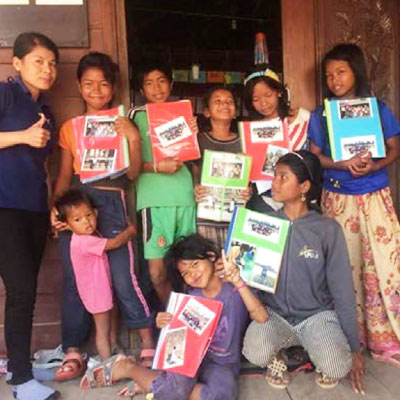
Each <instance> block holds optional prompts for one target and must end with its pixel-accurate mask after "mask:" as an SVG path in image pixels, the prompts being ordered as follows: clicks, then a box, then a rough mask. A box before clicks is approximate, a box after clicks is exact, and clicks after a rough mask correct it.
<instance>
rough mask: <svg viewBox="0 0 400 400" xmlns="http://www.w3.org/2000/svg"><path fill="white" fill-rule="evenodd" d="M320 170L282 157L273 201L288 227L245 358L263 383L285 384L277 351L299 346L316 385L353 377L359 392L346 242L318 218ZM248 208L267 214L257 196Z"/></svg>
mask: <svg viewBox="0 0 400 400" xmlns="http://www.w3.org/2000/svg"><path fill="white" fill-rule="evenodd" d="M320 193H321V165H320V163H319V160H318V158H317V157H316V156H314V155H313V154H312V153H310V152H308V151H305V150H300V151H298V152H293V153H289V154H286V155H285V156H283V157H282V158H280V159H279V161H278V163H277V165H276V168H275V177H274V179H273V182H272V197H273V199H274V200H275V201H278V202H281V203H283V204H284V206H283V208H282V209H280V210H279V211H277V212H275V215H276V216H278V217H281V218H284V219H288V220H289V221H291V224H290V231H289V236H288V240H287V243H286V248H285V252H284V255H283V260H282V266H281V270H280V276H279V282H278V286H277V290H276V292H275V293H274V294H270V293H265V292H262V294H260V297H261V300H262V301H263V303H264V304H265V305H266V306H267V308H268V312H269V315H270V319H269V320H268V321H267V322H265V323H263V324H256V323H251V324H250V326H249V328H248V330H247V332H246V335H245V339H244V347H243V354H244V355H245V356H246V358H248V359H249V361H251V362H252V363H253V364H256V365H259V366H261V367H267V376H266V380H267V382H268V383H269V384H270V385H271V386H273V387H275V388H285V387H287V385H288V384H289V377H288V374H287V372H286V364H285V359H284V357H283V355H282V352H280V350H282V349H284V348H287V347H290V346H295V345H302V346H303V347H304V348H305V350H306V351H307V352H308V354H309V356H310V358H311V360H312V361H313V363H314V364H315V366H316V368H317V373H316V383H317V384H318V385H319V386H321V387H323V388H332V387H335V386H336V385H337V384H338V383H339V380H340V379H341V378H344V377H345V376H346V375H347V374H348V373H350V378H351V382H352V388H353V390H354V391H355V392H357V393H358V392H360V393H363V385H362V375H363V371H364V362H363V358H362V355H361V353H360V343H359V337H358V328H357V314H356V305H355V295H354V289H353V281H352V274H351V267H350V262H349V256H348V252H347V247H346V242H345V240H344V236H343V232H342V229H341V227H340V225H339V224H338V223H337V222H336V221H334V220H333V219H331V218H328V217H325V216H323V215H321V213H320V212H319V208H318V203H319V199H320ZM251 204H252V209H253V210H254V211H258V212H267V211H268V206H266V204H265V203H264V202H263V199H262V197H260V196H259V197H256V198H255V199H253V201H252V202H251Z"/></svg>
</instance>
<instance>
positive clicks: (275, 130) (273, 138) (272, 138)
mask: <svg viewBox="0 0 400 400" xmlns="http://www.w3.org/2000/svg"><path fill="white" fill-rule="evenodd" d="M250 137H251V141H252V142H253V143H256V142H278V141H282V140H283V128H282V122H281V121H279V120H273V121H255V122H252V123H251V124H250Z"/></svg>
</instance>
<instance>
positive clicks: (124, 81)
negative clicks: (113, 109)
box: [115, 0, 131, 110]
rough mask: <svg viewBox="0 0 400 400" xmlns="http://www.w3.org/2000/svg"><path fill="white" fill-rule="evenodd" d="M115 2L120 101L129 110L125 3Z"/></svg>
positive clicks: (120, 0)
mask: <svg viewBox="0 0 400 400" xmlns="http://www.w3.org/2000/svg"><path fill="white" fill-rule="evenodd" d="M115 2H116V3H115V6H116V8H115V11H116V12H115V14H116V25H117V45H118V65H119V71H120V87H119V101H120V103H121V104H123V105H124V106H125V107H126V108H127V110H128V109H129V107H130V104H131V99H130V82H129V61H128V43H127V30H126V15H125V1H124V0H115Z"/></svg>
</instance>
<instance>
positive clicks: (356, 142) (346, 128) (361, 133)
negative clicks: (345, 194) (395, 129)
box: [324, 97, 386, 161]
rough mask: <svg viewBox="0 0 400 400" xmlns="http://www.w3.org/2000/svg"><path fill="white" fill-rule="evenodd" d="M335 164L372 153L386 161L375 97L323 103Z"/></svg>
mask: <svg viewBox="0 0 400 400" xmlns="http://www.w3.org/2000/svg"><path fill="white" fill-rule="evenodd" d="M324 106H325V114H326V120H327V124H328V132H329V144H330V147H331V153H332V159H333V161H343V160H348V159H350V158H351V157H353V156H355V155H356V154H357V153H361V152H363V151H369V152H371V154H372V157H373V158H382V157H385V155H386V151H385V142H384V137H383V131H382V124H381V119H380V116H379V109H378V103H377V100H376V98H375V97H365V98H357V99H347V100H328V99H325V101H324Z"/></svg>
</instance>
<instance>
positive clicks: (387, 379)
mask: <svg viewBox="0 0 400 400" xmlns="http://www.w3.org/2000/svg"><path fill="white" fill-rule="evenodd" d="M366 366H367V371H368V373H370V374H371V375H372V376H373V377H374V378H375V379H376V380H377V381H378V382H380V383H381V384H382V385H383V386H385V388H386V389H387V390H388V391H389V392H390V393H392V395H393V397H394V398H397V399H398V398H400V386H399V379H400V369H399V368H396V367H395V366H393V365H390V364H386V363H382V362H378V361H374V360H372V359H371V358H370V357H368V358H367V357H366Z"/></svg>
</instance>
